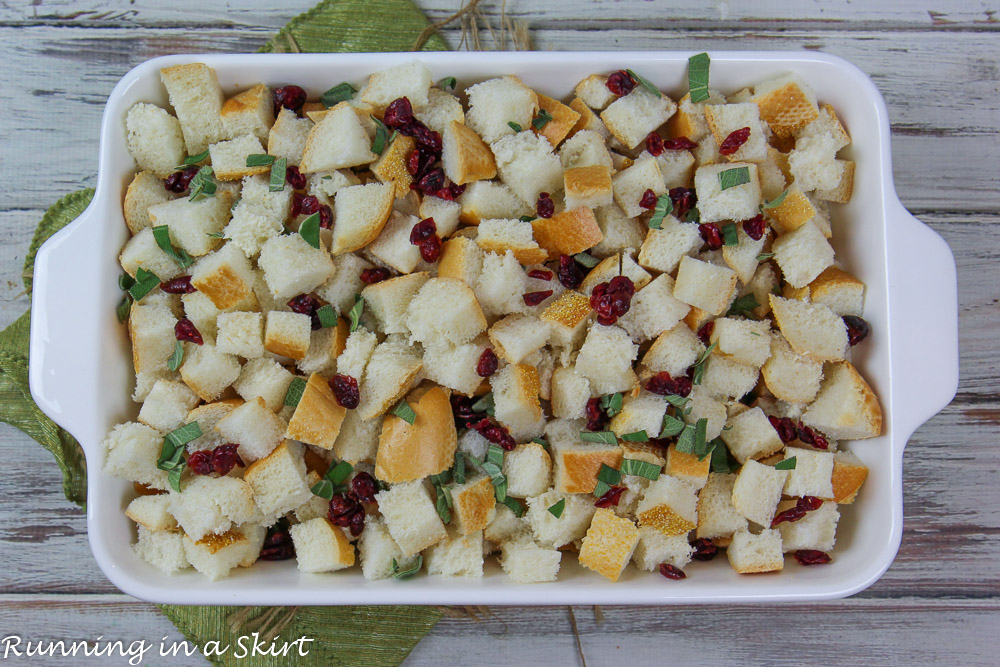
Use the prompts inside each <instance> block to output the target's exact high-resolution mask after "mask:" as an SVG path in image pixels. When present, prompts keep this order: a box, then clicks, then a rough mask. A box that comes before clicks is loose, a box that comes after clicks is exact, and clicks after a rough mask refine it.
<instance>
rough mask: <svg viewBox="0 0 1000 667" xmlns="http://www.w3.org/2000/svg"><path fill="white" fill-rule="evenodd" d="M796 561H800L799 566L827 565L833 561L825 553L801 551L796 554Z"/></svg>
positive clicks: (814, 550) (809, 550) (810, 550)
mask: <svg viewBox="0 0 1000 667" xmlns="http://www.w3.org/2000/svg"><path fill="white" fill-rule="evenodd" d="M795 560H797V561H799V565H826V564H827V563H829V562H830V561H831V560H833V559H832V558H830V554H828V553H826V552H824V551H819V550H817V549H799V550H798V551H796V552H795Z"/></svg>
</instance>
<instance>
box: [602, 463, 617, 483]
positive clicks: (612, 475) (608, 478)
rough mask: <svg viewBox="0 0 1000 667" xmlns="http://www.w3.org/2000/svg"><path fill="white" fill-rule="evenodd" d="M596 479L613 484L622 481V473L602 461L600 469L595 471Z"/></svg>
mask: <svg viewBox="0 0 1000 667" xmlns="http://www.w3.org/2000/svg"><path fill="white" fill-rule="evenodd" d="M597 479H598V480H599V481H601V482H604V483H605V484H609V485H611V486H614V485H615V484H619V483H621V481H622V473H621V471H620V470H615V469H614V468H612V467H611V466H609V465H608V464H607V463H602V464H601V468H600V470H598V471H597Z"/></svg>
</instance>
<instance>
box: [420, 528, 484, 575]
mask: <svg viewBox="0 0 1000 667" xmlns="http://www.w3.org/2000/svg"><path fill="white" fill-rule="evenodd" d="M426 555H427V558H426V560H427V574H441V575H444V576H446V577H481V576H483V533H482V531H475V532H473V533H470V534H467V535H451V534H449V535H447V536H446V537H445V538H444V539H443V540H441V541H440V542H438V543H437V544H435V545H434V546H432V547H430V548H429V549H428V550H427V554H426Z"/></svg>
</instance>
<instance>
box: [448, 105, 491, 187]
mask: <svg viewBox="0 0 1000 667" xmlns="http://www.w3.org/2000/svg"><path fill="white" fill-rule="evenodd" d="M442 142H443V146H444V148H443V153H442V162H443V164H444V173H445V175H446V176H447V177H448V178H450V179H451V180H452V182H454V183H456V184H457V185H464V184H466V183H472V182H473V181H480V180H483V179H487V178H493V177H494V176H496V175H497V165H496V161H495V160H494V159H493V151H491V150H490V147H489V146H487V145H486V143H485V142H483V140H482V139H481V138H480V137H479V135H478V134H476V132H475V130H473V129H471V128H469V127H468V126H466V125H465V124H463V123H461V122H459V121H452V122H451V124H450V125H448V127H446V128H445V130H444V132H443V133H442Z"/></svg>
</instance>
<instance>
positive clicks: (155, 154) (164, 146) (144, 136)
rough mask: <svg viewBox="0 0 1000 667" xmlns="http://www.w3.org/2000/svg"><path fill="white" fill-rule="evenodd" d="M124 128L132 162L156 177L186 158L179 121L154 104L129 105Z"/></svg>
mask: <svg viewBox="0 0 1000 667" xmlns="http://www.w3.org/2000/svg"><path fill="white" fill-rule="evenodd" d="M125 131H126V132H127V133H128V136H127V137H126V145H127V146H128V152H129V153H130V154H131V155H132V158H133V159H135V163H136V165H137V166H138V167H139V169H144V170H148V171H150V172H152V173H154V174H156V175H157V176H158V177H159V178H166V177H167V176H169V175H170V174H171V173H172V172H173V171H174V167H176V166H177V165H179V164H182V163H183V162H184V158H185V157H187V152H186V151H185V150H184V135H183V134H182V133H181V124H180V122H178V120H177V119H176V118H174V117H173V116H171V115H170V113H168V112H167V111H166V110H165V109H161V108H160V107H158V106H156V105H155V104H146V103H144V102H140V103H138V104H133V105H132V106H131V107H129V110H128V113H127V114H126V115H125ZM160 189H161V190H162V189H163V187H162V185H161V187H160ZM133 233H134V232H133Z"/></svg>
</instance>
